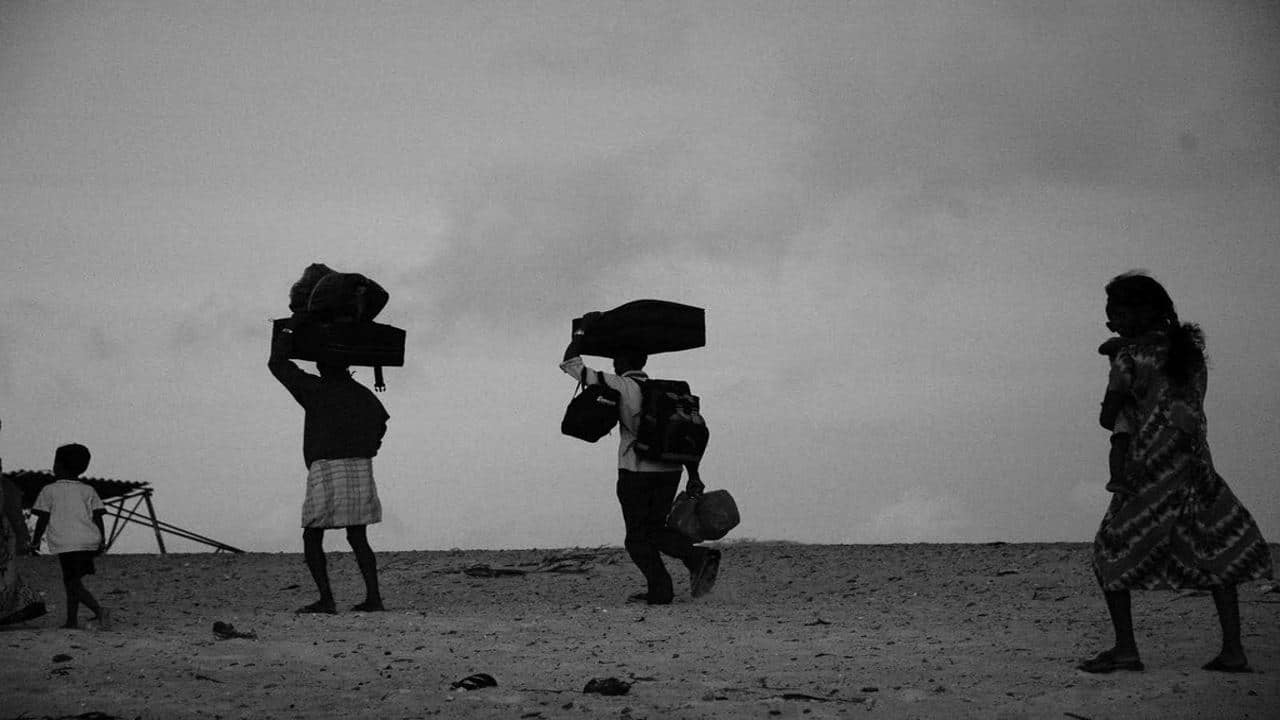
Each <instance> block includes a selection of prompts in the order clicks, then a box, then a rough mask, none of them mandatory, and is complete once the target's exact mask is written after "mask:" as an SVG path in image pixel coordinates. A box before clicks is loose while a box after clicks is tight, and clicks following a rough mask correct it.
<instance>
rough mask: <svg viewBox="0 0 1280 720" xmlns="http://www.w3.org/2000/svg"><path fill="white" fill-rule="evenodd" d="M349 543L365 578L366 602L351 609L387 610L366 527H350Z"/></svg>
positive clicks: (348, 533) (348, 532) (367, 610)
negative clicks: (379, 590)
mask: <svg viewBox="0 0 1280 720" xmlns="http://www.w3.org/2000/svg"><path fill="white" fill-rule="evenodd" d="M347 542H348V543H349V544H350V545H351V552H353V553H355V556H356V565H358V566H359V567H360V576H361V577H363V578H364V602H362V603H360V604H359V605H356V606H355V607H353V608H351V609H352V610H354V611H356V612H374V611H377V610H385V609H386V608H384V607H382V595H381V593H379V592H378V560H377V558H376V557H374V554H373V548H371V547H369V537H368V533H367V532H366V529H365V526H364V525H352V526H351V527H348V528H347Z"/></svg>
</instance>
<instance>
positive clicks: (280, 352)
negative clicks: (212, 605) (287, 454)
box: [267, 332, 389, 614]
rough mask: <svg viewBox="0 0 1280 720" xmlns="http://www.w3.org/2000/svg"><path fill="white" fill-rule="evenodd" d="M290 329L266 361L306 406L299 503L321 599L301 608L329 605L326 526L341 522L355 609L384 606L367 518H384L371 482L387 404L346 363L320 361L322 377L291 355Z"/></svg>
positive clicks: (327, 608)
mask: <svg viewBox="0 0 1280 720" xmlns="http://www.w3.org/2000/svg"><path fill="white" fill-rule="evenodd" d="M290 338H291V333H289V332H281V333H278V334H276V335H275V336H274V337H273V338H272V341H271V358H270V360H268V362H267V367H268V368H269V369H270V370H271V374H272V375H274V376H275V377H276V379H277V380H279V381H280V383H281V384H282V385H284V386H285V388H286V389H288V390H289V393H290V394H292V395H293V397H294V399H295V400H297V401H298V404H299V405H301V406H302V408H303V410H304V411H305V412H306V416H305V420H304V422H303V431H302V454H303V459H304V460H305V461H306V463H307V493H306V498H305V500H304V501H303V504H302V543H303V550H304V553H305V556H306V561H307V568H308V569H309V570H310V571H311V577H312V579H313V580H315V583H316V589H317V590H319V592H320V599H319V600H317V601H316V602H314V603H312V604H310V605H307V606H304V607H301V608H298V610H297V612H299V613H329V614H331V613H334V612H336V606H335V604H334V600H333V592H332V591H331V590H330V587H329V572H328V567H327V563H326V562H325V556H324V531H325V530H326V529H329V528H345V529H346V531H347V542H348V543H349V544H350V545H351V550H352V552H353V553H354V554H355V558H356V564H357V565H358V566H359V568H360V574H361V576H362V577H363V578H364V585H365V598H364V602H362V603H360V604H359V605H356V606H355V607H353V608H351V609H352V610H353V611H356V612H373V611H378V610H382V609H383V607H382V596H381V594H380V593H379V591H378V565H377V560H376V559H375V558H374V555H373V550H372V549H371V548H370V547H369V540H368V537H367V535H366V533H365V526H367V525H371V524H373V523H377V522H381V520H382V505H381V503H380V502H379V501H378V489H377V487H376V486H375V485H374V482H373V456H374V455H377V454H378V448H379V447H381V446H382V436H383V435H384V434H385V433H386V431H387V419H388V417H389V416H388V415H387V411H386V409H385V408H384V407H383V406H382V403H381V402H379V401H378V398H377V397H376V396H374V394H373V392H371V391H370V390H369V389H368V388H366V387H365V386H363V385H361V384H360V383H358V382H356V381H355V379H354V378H352V377H351V373H350V372H349V371H348V369H347V366H346V365H341V364H334V363H325V362H317V363H316V369H317V370H319V372H320V375H319V377H317V376H315V375H312V374H310V373H307V372H304V371H303V370H302V369H300V368H299V367H298V366H297V365H296V364H294V362H293V361H292V360H290V359H289V355H290V351H291V349H292V348H291V341H290Z"/></svg>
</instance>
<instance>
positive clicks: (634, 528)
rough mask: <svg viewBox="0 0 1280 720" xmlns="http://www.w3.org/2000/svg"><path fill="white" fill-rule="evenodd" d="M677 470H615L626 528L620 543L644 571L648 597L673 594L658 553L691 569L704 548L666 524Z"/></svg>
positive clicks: (666, 597) (669, 580) (678, 474)
mask: <svg viewBox="0 0 1280 720" xmlns="http://www.w3.org/2000/svg"><path fill="white" fill-rule="evenodd" d="M680 473H681V471H680V470H673V471H671V472H632V471H631V470H618V502H619V503H621V505H622V521H623V522H624V523H625V524H626V528H627V536H626V540H625V541H624V542H623V544H624V546H625V547H626V548H627V554H628V555H630V556H631V561H632V562H634V563H635V564H636V567H638V568H640V572H642V573H644V579H645V582H646V583H648V586H649V590H648V592H649V598H650V599H651V600H653V599H657V600H670V599H671V597H672V595H674V590H673V589H672V587H671V575H669V574H668V573H667V568H666V566H665V565H663V564H662V555H661V554H660V553H666V554H667V555H670V556H671V557H673V558H677V559H678V560H680V561H681V562H683V563H684V566H685V567H686V568H688V569H689V570H690V571H692V570H693V569H694V568H695V567H697V564H698V560H700V559H701V557H702V554H703V553H704V552H705V551H704V550H703V549H702V548H699V547H695V546H694V544H693V543H692V542H691V541H690V540H689V538H687V537H685V536H683V535H681V534H680V533H678V532H676V531H675V530H672V529H671V528H668V527H667V513H668V512H670V511H671V503H672V502H673V501H674V500H675V497H676V490H677V489H678V488H679V487H680Z"/></svg>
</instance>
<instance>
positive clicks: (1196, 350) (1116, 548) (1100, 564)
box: [1079, 272, 1271, 673]
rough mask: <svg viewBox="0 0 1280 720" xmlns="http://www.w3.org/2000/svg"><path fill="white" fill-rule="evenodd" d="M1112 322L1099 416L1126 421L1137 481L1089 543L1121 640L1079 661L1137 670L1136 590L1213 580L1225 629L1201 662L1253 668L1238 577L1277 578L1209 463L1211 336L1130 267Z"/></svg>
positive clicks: (1114, 296) (1252, 526)
mask: <svg viewBox="0 0 1280 720" xmlns="http://www.w3.org/2000/svg"><path fill="white" fill-rule="evenodd" d="M1106 294H1107V306H1106V312H1107V320H1108V322H1107V327H1108V328H1109V329H1111V330H1112V331H1113V332H1115V333H1117V334H1118V335H1119V338H1117V339H1114V340H1112V341H1108V343H1106V344H1104V345H1103V348H1100V352H1103V353H1105V354H1107V355H1109V356H1110V357H1111V378H1110V381H1109V383H1108V386H1107V394H1106V397H1105V399H1104V401H1103V408H1102V415H1101V420H1102V424H1103V426H1104V427H1107V429H1109V430H1110V429H1113V427H1112V426H1111V425H1110V424H1109V421H1114V419H1115V418H1116V417H1117V416H1118V415H1119V414H1120V410H1121V409H1123V410H1124V412H1125V414H1127V415H1128V416H1129V417H1130V418H1131V423H1130V425H1131V427H1130V428H1129V430H1130V432H1131V436H1130V439H1129V442H1128V445H1127V447H1126V448H1125V450H1124V453H1125V457H1124V458H1123V462H1124V465H1125V467H1126V468H1127V472H1126V476H1127V478H1128V479H1129V481H1130V483H1132V484H1131V485H1130V486H1129V487H1127V488H1125V491H1124V492H1117V493H1116V494H1115V495H1114V496H1113V497H1112V499H1111V504H1110V506H1108V508H1107V512H1106V515H1105V516H1104V517H1103V519H1102V525H1101V527H1099V528H1098V534H1097V536H1096V537H1095V539H1094V545H1093V570H1094V573H1095V575H1096V576H1097V579H1098V583H1099V585H1101V587H1102V593H1103V596H1104V597H1105V598H1106V602H1107V610H1108V611H1109V612H1110V614H1111V623H1112V626H1113V628H1114V630H1115V640H1116V642H1115V646H1114V647H1112V648H1111V649H1109V650H1105V651H1103V652H1101V653H1099V654H1098V655H1097V656H1095V657H1093V658H1091V659H1089V660H1086V661H1085V662H1083V663H1082V664H1081V665H1080V666H1079V667H1080V669H1081V670H1084V671H1086V672H1092V673H1107V672H1112V671H1115V670H1142V669H1143V665H1142V660H1141V659H1140V657H1139V655H1138V645H1137V641H1136V640H1135V638H1134V634H1133V615H1132V612H1131V609H1130V591H1131V590H1135V589H1157V588H1196V589H1206V590H1208V591H1209V592H1210V593H1212V595H1213V601H1214V606H1215V607H1216V608H1217V611H1218V619H1219V623H1220V625H1221V628H1222V647H1221V651H1220V652H1219V653H1218V655H1217V656H1215V657H1214V658H1213V659H1212V660H1210V661H1209V662H1208V663H1206V664H1205V665H1204V666H1203V667H1204V669H1205V670H1214V671H1219V672H1249V671H1250V668H1249V662H1248V659H1247V658H1246V657H1245V653H1244V646H1243V645H1242V644H1241V641H1240V606H1239V600H1238V597H1237V593H1236V586H1237V585H1239V584H1240V583H1242V582H1246V581H1248V580H1254V579H1260V578H1265V577H1269V576H1270V575H1271V557H1270V553H1269V551H1268V549H1267V544H1266V542H1265V541H1264V540H1263V539H1262V535H1261V534H1260V533H1259V532H1258V526H1257V523H1255V522H1254V520H1253V517H1252V516H1250V515H1249V512H1248V510H1246V509H1245V508H1244V506H1243V505H1242V504H1241V503H1240V501H1239V500H1237V499H1236V496H1235V495H1234V494H1233V493H1232V492H1231V489H1230V488H1228V487H1227V484H1226V482H1224V481H1223V479H1222V477H1221V476H1219V475H1218V473H1217V472H1216V471H1215V470H1214V467H1213V460H1212V458H1211V457H1210V455H1209V446H1208V444H1207V442H1206V421H1205V414H1204V394H1205V387H1206V379H1207V374H1206V362H1205V354H1204V334H1203V333H1202V332H1201V330H1200V328H1199V327H1198V326H1196V325H1194V324H1192V323H1184V322H1182V321H1180V320H1179V319H1178V313H1177V311H1176V310H1175V309H1174V306H1173V301H1172V300H1171V299H1170V298H1169V294H1168V293H1167V292H1166V291H1165V289H1164V287H1162V286H1161V285H1160V283H1158V282H1156V280H1155V279H1154V278H1152V277H1150V276H1148V275H1145V274H1142V273H1139V272H1130V273H1125V274H1123V275H1120V276H1118V277H1116V278H1114V279H1112V280H1111V282H1110V283H1108V284H1107V286H1106Z"/></svg>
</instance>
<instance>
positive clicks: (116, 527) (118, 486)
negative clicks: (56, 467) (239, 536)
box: [4, 470, 244, 555]
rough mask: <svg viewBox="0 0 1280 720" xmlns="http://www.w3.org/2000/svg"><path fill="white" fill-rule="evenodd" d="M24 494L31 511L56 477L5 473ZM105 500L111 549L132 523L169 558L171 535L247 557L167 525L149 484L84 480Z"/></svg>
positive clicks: (39, 473) (29, 472)
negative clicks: (166, 543) (147, 533)
mask: <svg viewBox="0 0 1280 720" xmlns="http://www.w3.org/2000/svg"><path fill="white" fill-rule="evenodd" d="M4 477H5V478H6V479H8V480H11V481H12V482H13V483H14V484H15V485H16V486H17V487H18V489H19V490H21V491H22V507H23V508H24V509H26V510H30V508H31V506H32V505H33V504H34V503H35V500H36V497H37V496H38V495H39V494H40V490H41V488H43V487H44V486H45V485H48V484H49V483H52V482H53V481H54V477H53V473H50V472H44V471H39V470H16V471H14V472H7V473H4ZM80 481H81V482H84V483H86V484H88V485H89V486H90V487H92V488H93V489H94V491H95V492H97V493H98V497H100V498H102V504H103V505H105V506H106V508H107V515H109V516H111V527H110V528H109V529H108V528H104V530H107V532H106V535H107V537H106V540H107V549H108V550H110V549H111V546H112V545H114V544H115V541H116V539H117V538H119V537H120V535H121V534H122V533H123V532H124V529H125V528H126V527H128V526H129V524H130V523H133V524H135V525H141V526H142V527H146V528H150V529H151V530H152V531H153V532H154V533H155V536H156V547H157V548H158V549H159V550H160V554H161V555H166V554H168V550H167V549H166V548H165V546H164V535H165V534H166V533H167V534H169V535H173V536H176V537H179V538H182V539H183V540H190V541H191V542H195V543H200V544H202V545H208V546H209V547H212V548H213V549H214V552H230V553H243V552H244V551H243V550H241V549H240V548H238V547H234V546H232V545H228V544H226V543H224V542H221V541H218V540H214V539H213V538H210V537H206V536H204V535H201V534H199V533H195V532H192V531H191V530H187V529H185V528H180V527H178V526H177V525H172V524H170V523H167V522H164V521H163V520H161V519H160V518H159V516H158V515H157V514H156V507H155V504H154V503H153V502H152V501H151V496H152V495H153V494H154V491H153V490H152V488H151V485H150V484H149V483H144V482H127V481H124V480H108V479H102V478H80Z"/></svg>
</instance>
